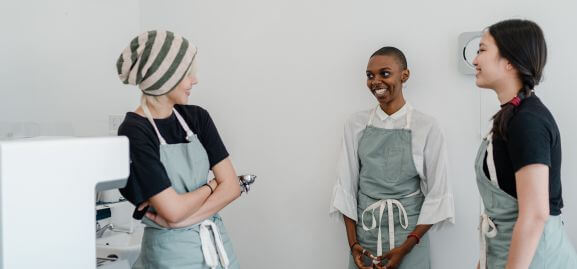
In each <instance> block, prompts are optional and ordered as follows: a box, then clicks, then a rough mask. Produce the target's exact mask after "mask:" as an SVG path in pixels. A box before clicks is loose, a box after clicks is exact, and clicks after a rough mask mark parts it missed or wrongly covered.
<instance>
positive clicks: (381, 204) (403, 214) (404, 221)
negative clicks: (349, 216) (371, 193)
mask: <svg viewBox="0 0 577 269" xmlns="http://www.w3.org/2000/svg"><path fill="white" fill-rule="evenodd" d="M420 192H421V191H420V190H419V191H416V192H414V193H411V194H409V195H407V196H404V197H403V198H406V197H412V196H415V195H417V194H419V193H420ZM385 206H386V207H387V215H388V223H389V250H392V249H393V248H395V221H394V208H393V206H396V207H397V209H398V211H399V223H400V224H401V227H402V228H403V229H405V230H406V229H407V227H408V226H409V220H408V217H407V211H405V207H404V206H403V204H402V203H401V202H400V201H399V200H396V199H384V200H379V201H377V202H375V203H373V204H372V205H370V206H368V207H367V208H366V209H365V210H364V211H363V213H362V214H361V223H362V225H363V230H365V231H367V232H368V231H370V230H373V229H375V228H376V227H377V225H378V226H379V227H378V235H377V257H379V256H382V255H383V241H382V240H383V239H382V233H381V222H382V218H383V213H384V211H385ZM377 208H378V209H379V221H378V224H377V221H376V219H375V209H377ZM369 211H370V213H371V218H372V222H371V227H367V225H366V224H365V213H367V212H369ZM373 263H379V261H377V260H373Z"/></svg>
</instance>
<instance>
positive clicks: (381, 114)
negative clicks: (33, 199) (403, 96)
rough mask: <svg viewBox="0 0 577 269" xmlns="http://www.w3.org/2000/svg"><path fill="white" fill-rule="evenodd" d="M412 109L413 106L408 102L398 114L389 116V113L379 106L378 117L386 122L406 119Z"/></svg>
mask: <svg viewBox="0 0 577 269" xmlns="http://www.w3.org/2000/svg"><path fill="white" fill-rule="evenodd" d="M410 108H412V107H411V105H410V104H409V103H408V102H405V104H404V105H403V107H401V109H399V110H398V111H397V112H395V113H393V114H392V115H387V113H385V112H384V111H383V110H382V109H381V107H380V106H379V107H378V108H377V112H376V114H377V116H378V117H379V119H380V120H381V121H385V120H386V119H388V118H391V119H392V120H395V121H396V120H398V119H401V118H403V117H405V115H406V114H407V111H408V110H409V109H410Z"/></svg>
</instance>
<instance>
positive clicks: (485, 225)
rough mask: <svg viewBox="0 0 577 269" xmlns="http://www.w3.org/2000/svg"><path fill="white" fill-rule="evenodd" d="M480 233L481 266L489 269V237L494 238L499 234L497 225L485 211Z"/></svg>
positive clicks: (482, 268) (482, 215)
mask: <svg viewBox="0 0 577 269" xmlns="http://www.w3.org/2000/svg"><path fill="white" fill-rule="evenodd" d="M479 235H480V237H481V246H480V248H479V249H480V250H481V253H480V256H479V268H481V269H487V238H493V237H495V236H496V235H497V226H495V223H494V222H493V221H492V220H491V218H489V216H488V215H487V214H486V213H485V212H483V213H482V214H481V220H480V224H479Z"/></svg>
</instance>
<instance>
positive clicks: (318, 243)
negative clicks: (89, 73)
mask: <svg viewBox="0 0 577 269" xmlns="http://www.w3.org/2000/svg"><path fill="white" fill-rule="evenodd" d="M141 3H142V5H141V10H142V13H141V20H142V29H143V30H147V29H152V28H162V29H172V30H174V31H176V32H179V33H182V34H183V35H185V36H187V37H188V38H189V39H190V40H191V41H192V42H194V43H195V44H197V45H198V47H199V60H200V62H199V69H200V78H199V79H200V83H199V84H198V85H197V87H196V91H194V93H193V96H192V97H191V103H194V104H199V105H201V106H204V107H206V108H207V109H208V110H209V111H210V112H211V114H212V116H213V118H214V119H215V121H216V124H217V126H218V127H219V130H220V131H221V134H222V136H223V138H224V141H225V142H226V144H227V145H228V148H229V150H230V152H231V154H232V158H233V160H234V163H235V164H236V167H237V168H238V170H239V171H240V172H254V173H256V174H257V175H259V181H258V183H257V185H256V186H255V188H254V192H253V193H251V194H250V195H249V196H248V197H243V198H242V199H240V200H238V201H237V202H235V203H234V204H233V205H232V206H230V207H229V208H227V209H226V210H225V213H224V217H225V222H226V224H227V227H228V229H229V231H230V233H231V234H232V237H233V239H234V242H235V246H236V248H237V253H238V255H239V256H240V260H241V262H242V265H243V267H245V268H267V267H271V266H272V265H273V264H275V268H344V267H345V264H346V261H347V259H348V256H347V255H348V249H347V245H346V243H345V232H344V227H343V225H342V224H340V223H333V222H331V221H330V220H329V218H328V216H327V210H328V203H329V199H330V193H331V187H332V184H333V182H334V180H335V179H334V177H335V165H336V159H337V152H338V148H339V143H340V137H341V133H342V126H343V123H344V120H345V118H346V117H347V115H349V114H351V113H353V112H354V111H357V110H360V109H365V108H367V107H369V106H373V104H374V103H375V102H374V101H373V98H372V97H371V96H370V94H369V93H368V91H367V89H366V87H365V86H364V68H365V67H366V62H367V59H368V56H369V55H370V53H372V52H373V51H374V50H376V49H377V48H379V47H380V46H383V45H394V46H397V47H399V48H401V49H402V50H403V51H405V52H406V54H407V57H408V60H409V66H410V68H411V71H412V77H411V79H410V81H409V83H408V88H407V89H406V90H405V93H406V97H407V99H408V100H409V101H410V102H411V103H413V104H414V106H415V107H417V108H419V109H421V110H422V111H425V112H428V113H430V114H432V115H434V116H435V117H436V118H437V119H438V120H439V121H440V123H441V125H442V126H443V128H444V130H445V134H446V136H447V139H448V141H449V155H450V161H451V168H450V175H451V180H452V183H453V187H454V190H455V195H456V197H455V199H456V211H457V223H458V224H457V225H456V226H454V227H453V228H451V229H449V230H445V231H441V232H436V233H434V234H433V238H432V241H433V246H432V252H433V265H434V267H433V268H473V266H474V264H475V263H476V259H477V257H478V247H477V246H478V243H477V242H478V240H477V230H476V227H477V220H478V213H479V212H478V194H477V189H476V184H475V183H474V174H473V169H472V167H473V161H474V157H475V153H476V150H477V147H478V145H479V143H480V135H479V134H480V133H481V131H480V125H481V120H480V119H481V118H484V116H485V115H481V114H480V108H481V107H482V108H483V110H484V111H487V110H489V108H491V105H493V103H491V102H490V101H494V99H489V100H486V98H485V99H483V102H482V103H480V100H481V99H480V96H481V92H480V91H479V90H478V89H477V88H476V87H475V86H474V82H473V77H471V76H463V75H460V74H459V73H458V72H457V67H456V61H457V59H456V57H457V56H456V55H457V36H458V35H459V33H461V32H464V31H475V30H481V29H483V28H484V27H486V26H488V25H490V24H492V23H494V22H496V21H498V20H501V19H506V18H511V17H525V18H530V19H533V20H535V21H537V22H538V23H539V24H540V25H541V26H542V27H543V29H544V31H545V33H546V35H547V40H548V42H549V48H550V60H549V63H548V66H547V72H546V81H545V82H544V83H543V85H542V86H540V87H539V92H541V91H542V92H543V94H542V96H543V99H544V101H545V102H546V104H548V105H549V107H551V110H552V111H553V112H554V113H555V116H556V118H557V120H558V123H559V125H560V126H561V130H562V132H563V134H562V135H563V138H564V140H563V142H564V144H563V146H564V147H563V149H564V158H565V165H564V166H563V168H564V170H563V176H564V182H563V183H564V194H565V199H566V204H567V207H566V208H567V210H565V213H566V214H565V215H566V219H567V223H568V225H570V226H568V227H569V232H570V233H571V236H572V239H573V241H574V242H575V243H577V228H576V227H577V215H575V214H571V212H569V211H570V208H573V209H574V208H575V207H576V206H577V201H576V200H575V199H574V197H572V195H570V194H571V193H570V190H572V189H574V188H575V187H577V183H575V181H574V180H573V178H576V177H577V170H576V169H575V168H574V166H572V165H571V163H575V161H576V158H577V150H576V148H577V147H576V146H575V142H573V141H571V140H570V138H571V137H575V132H577V129H576V128H575V127H574V126H571V124H572V122H570V120H571V116H573V117H574V116H575V115H577V114H576V113H575V112H573V111H572V110H570V109H571V106H572V105H571V103H569V102H568V100H569V97H572V98H576V97H577V93H575V91H574V89H572V87H571V86H572V85H574V84H575V82H576V81H575V78H574V76H573V77H572V76H570V74H571V73H573V74H574V73H575V71H577V68H575V67H574V64H572V63H573V62H575V60H577V59H576V56H575V55H572V54H570V52H571V51H572V49H571V47H570V46H572V44H574V43H575V42H576V41H577V38H576V37H575V36H574V35H570V34H568V33H569V32H570V30H571V27H572V26H571V25H575V24H576V23H577V19H575V17H574V16H572V13H571V11H574V10H577V9H576V8H577V5H576V4H575V2H570V1H557V2H555V4H551V3H545V1H507V2H503V1H483V2H477V1H457V0H454V1H429V2H426V3H425V2H424V1H421V2H419V3H417V2H416V1H395V2H392V1H375V0H373V1H304V0H295V1H271V0H267V1H264V0H263V1H256V0H250V1H227V2H222V1H169V2H166V1H163V2H162V3H159V2H157V1H141ZM572 82H573V83H572ZM484 95H489V96H493V94H492V93H491V92H485V93H484ZM492 98H494V96H493V97H492ZM485 113H487V112H485ZM487 116H489V115H487ZM483 132H484V131H483ZM574 211H575V210H572V212H574Z"/></svg>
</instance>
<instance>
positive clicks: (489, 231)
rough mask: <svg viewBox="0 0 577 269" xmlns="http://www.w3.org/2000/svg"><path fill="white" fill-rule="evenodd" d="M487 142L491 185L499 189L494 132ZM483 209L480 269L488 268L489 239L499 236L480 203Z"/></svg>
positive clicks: (480, 229)
mask: <svg viewBox="0 0 577 269" xmlns="http://www.w3.org/2000/svg"><path fill="white" fill-rule="evenodd" d="M484 139H485V140H486V141H487V168H488V170H489V178H490V179H491V183H492V184H493V185H495V186H497V188H498V187H499V182H498V181H497V169H496V168H495V159H494V157H493V132H489V133H488V134H487V135H486V136H485V138H484ZM480 208H481V218H480V220H479V237H480V241H481V242H480V244H481V245H480V247H479V250H480V252H481V253H480V256H479V268H481V269H486V268H487V238H493V237H495V236H496V235H497V233H498V230H497V226H496V225H495V223H494V222H493V220H491V218H489V216H488V215H487V213H486V212H485V209H484V206H483V201H480Z"/></svg>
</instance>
